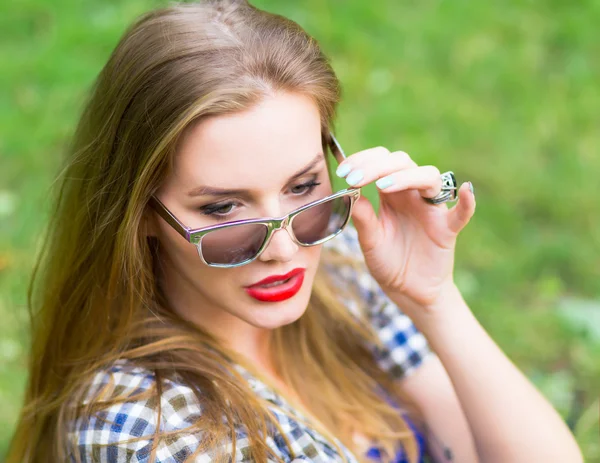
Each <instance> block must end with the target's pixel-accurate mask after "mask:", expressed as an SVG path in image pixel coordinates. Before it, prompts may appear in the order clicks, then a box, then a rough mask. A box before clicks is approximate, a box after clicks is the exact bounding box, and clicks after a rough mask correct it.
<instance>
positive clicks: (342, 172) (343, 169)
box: [335, 164, 352, 178]
mask: <svg viewBox="0 0 600 463" xmlns="http://www.w3.org/2000/svg"><path fill="white" fill-rule="evenodd" d="M351 170H352V167H350V166H349V165H348V164H342V165H341V166H339V167H338V168H337V170H336V171H335V175H337V176H338V177H342V178H344V177H345V176H346V175H348V174H349V173H350V171H351Z"/></svg>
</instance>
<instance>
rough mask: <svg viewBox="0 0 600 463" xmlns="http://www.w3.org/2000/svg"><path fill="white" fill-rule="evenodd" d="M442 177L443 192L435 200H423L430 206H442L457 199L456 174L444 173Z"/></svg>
mask: <svg viewBox="0 0 600 463" xmlns="http://www.w3.org/2000/svg"><path fill="white" fill-rule="evenodd" d="M441 177H442V190H441V191H440V192H439V193H438V194H437V195H435V196H434V197H433V198H423V199H424V200H425V201H427V202H428V203H430V204H442V203H445V202H448V201H454V200H455V199H456V196H457V193H458V188H457V187H456V177H454V172H452V171H448V172H444V173H443V174H442V175H441Z"/></svg>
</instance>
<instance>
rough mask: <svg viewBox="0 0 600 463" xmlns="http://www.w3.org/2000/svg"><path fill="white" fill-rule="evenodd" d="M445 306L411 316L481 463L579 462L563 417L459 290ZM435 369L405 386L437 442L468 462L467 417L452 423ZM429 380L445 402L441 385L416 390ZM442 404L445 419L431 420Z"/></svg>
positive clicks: (402, 300)
mask: <svg viewBox="0 0 600 463" xmlns="http://www.w3.org/2000/svg"><path fill="white" fill-rule="evenodd" d="M390 297H391V299H392V300H394V301H395V302H396V303H397V304H398V305H400V307H405V308H406V307H407V300H406V298H404V297H402V296H401V295H398V296H394V295H390ZM440 300H441V301H443V306H442V305H441V303H440V304H435V305H433V306H431V307H428V308H423V307H416V306H415V307H411V308H410V312H409V311H408V310H407V312H409V313H410V315H411V318H412V319H413V321H414V322H415V324H416V326H417V327H418V328H419V330H420V331H421V332H422V333H423V334H424V335H425V337H426V338H427V340H428V341H429V344H430V345H431V347H432V348H433V350H434V351H435V352H436V353H437V355H438V357H439V359H440V360H441V362H442V364H443V366H444V368H445V370H446V371H447V374H448V377H449V379H450V381H451V382H452V385H453V389H454V391H456V396H457V397H458V402H460V408H462V411H463V412H464V416H465V417H466V420H467V422H468V425H469V427H470V429H471V432H472V436H473V439H474V441H475V446H476V448H477V453H478V455H479V458H480V460H481V461H484V462H486V463H488V462H490V463H493V462H499V463H505V462H524V463H525V462H527V463H528V462H537V461H540V462H541V461H557V462H558V461H560V462H563V461H564V462H570V463H571V462H573V463H575V462H582V461H583V457H582V455H581V452H580V450H579V447H578V446H577V443H576V442H575V439H574V438H573V435H572V434H571V433H570V431H569V430H568V428H567V426H566V425H565V423H564V422H563V420H562V419H561V417H560V416H559V415H558V413H557V412H556V411H555V410H554V409H553V408H552V406H551V405H550V404H549V403H548V401H547V400H546V399H545V398H544V397H543V396H542V395H541V394H540V393H539V392H538V391H537V390H536V389H535V387H534V386H533V385H532V384H531V383H530V382H529V381H528V380H527V378H526V377H525V376H524V375H523V374H522V373H521V372H520V371H519V370H518V369H517V368H516V367H515V366H514V365H513V364H512V363H511V361H510V360H509V359H508V358H507V357H506V356H505V355H504V353H503V352H502V351H501V350H500V349H499V347H498V346H497V345H496V344H495V343H494V342H493V340H492V339H491V338H490V337H489V336H488V334H487V333H486V332H485V330H484V329H483V328H482V326H481V325H480V324H479V323H478V321H477V320H476V319H475V317H474V316H473V314H472V313H471V311H470V309H469V307H468V306H467V305H466V303H465V302H464V300H463V298H462V296H461V294H460V292H459V290H458V289H457V288H456V287H455V286H452V287H451V289H450V290H449V291H448V292H447V294H446V295H445V297H443V298H440ZM413 314H414V315H413ZM423 367H425V365H424V366H423ZM436 368H438V369H439V367H436V366H435V365H430V366H429V370H430V371H425V370H424V371H422V373H423V375H422V376H423V377H418V376H416V375H418V374H419V372H418V371H417V372H416V373H415V378H414V379H413V381H412V382H411V378H410V377H408V378H407V379H406V382H405V384H404V387H405V388H408V390H409V391H412V392H413V395H415V393H416V400H418V401H419V402H421V405H422V406H423V408H424V412H425V414H426V416H427V419H428V422H429V423H430V426H431V427H432V429H433V431H434V432H435V433H436V435H438V436H441V437H442V439H444V440H443V441H444V442H446V443H447V445H449V446H450V447H451V448H452V447H453V446H454V447H455V448H452V450H456V452H457V453H458V452H461V453H462V452H463V451H464V452H467V453H465V455H469V453H468V450H469V444H468V438H467V437H466V430H465V429H464V428H465V424H464V423H463V422H462V418H461V419H459V420H458V421H454V418H455V415H454V414H455V413H456V410H457V408H458V404H457V403H455V401H454V399H453V398H452V394H451V393H450V392H449V391H448V384H447V382H446V381H445V380H444V379H442V377H443V376H444V375H442V374H441V373H439V371H438V372H437V373H436V372H435V370H436ZM431 370H434V371H433V372H432V371H431ZM430 374H431V375H433V376H437V377H438V379H441V388H442V391H444V392H443V396H442V397H441V398H440V397H436V396H435V394H436V392H435V391H436V389H437V387H438V385H437V384H436V385H435V386H431V385H430V386H429V390H420V389H419V387H420V386H421V385H422V383H423V382H425V380H426V379H427V376H428V375H430ZM430 384H431V383H430ZM425 387H426V388H427V386H425ZM440 404H441V407H442V411H441V414H440V415H439V416H437V417H435V418H434V417H433V416H434V415H436V414H437V411H436V410H435V409H436V407H437V406H440ZM442 461H443V460H442ZM456 461H463V460H462V459H461V458H456ZM465 461H472V460H465Z"/></svg>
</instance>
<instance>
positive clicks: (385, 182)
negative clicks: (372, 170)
mask: <svg viewBox="0 0 600 463" xmlns="http://www.w3.org/2000/svg"><path fill="white" fill-rule="evenodd" d="M393 184H394V179H393V178H392V176H391V175H388V176H387V177H381V178H380V179H379V180H377V181H376V182H375V185H377V188H379V189H380V190H383V189H384V188H387V187H390V186H392V185H393Z"/></svg>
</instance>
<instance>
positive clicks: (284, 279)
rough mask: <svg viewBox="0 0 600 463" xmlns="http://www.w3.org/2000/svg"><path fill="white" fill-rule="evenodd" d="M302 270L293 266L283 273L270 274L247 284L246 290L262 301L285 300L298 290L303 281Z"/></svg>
mask: <svg viewBox="0 0 600 463" xmlns="http://www.w3.org/2000/svg"><path fill="white" fill-rule="evenodd" d="M304 270H305V269H303V268H295V269H294V270H292V271H291V272H288V273H286V274H285V275H271V276H270V277H267V278H265V279H264V280H260V281H259V282H258V283H254V284H253V285H251V286H247V287H246V288H245V289H246V292H247V293H248V295H250V296H251V297H253V298H254V299H256V300H259V301H263V302H279V301H285V300H286V299H289V298H290V297H292V296H294V295H295V294H296V293H297V292H298V291H300V288H301V287H302V282H303V281H304Z"/></svg>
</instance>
